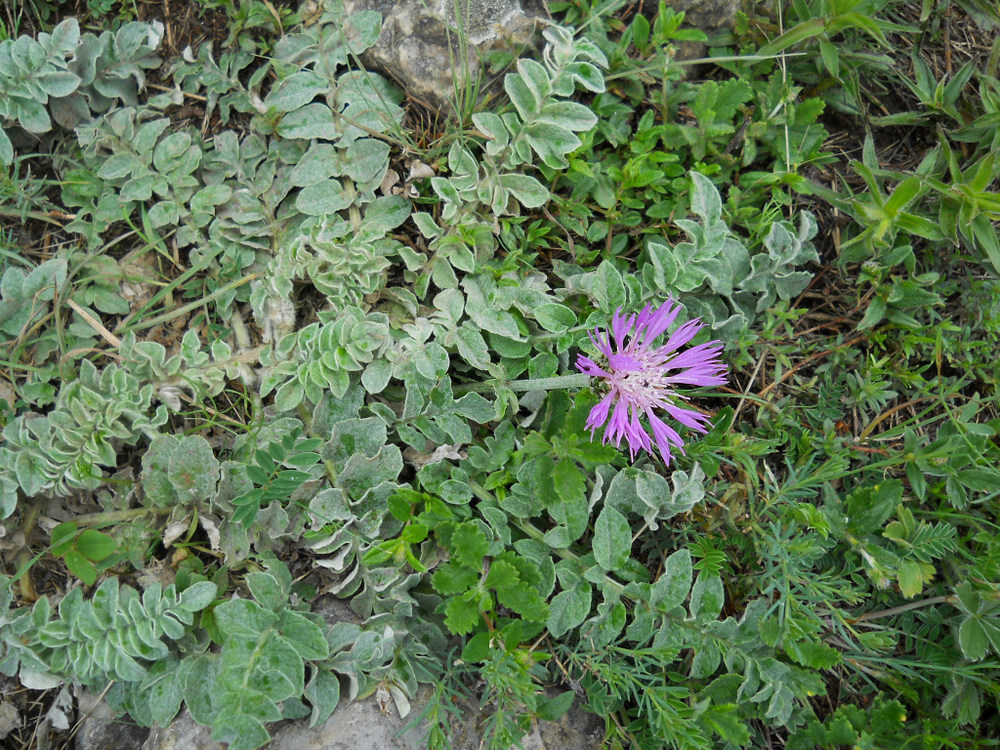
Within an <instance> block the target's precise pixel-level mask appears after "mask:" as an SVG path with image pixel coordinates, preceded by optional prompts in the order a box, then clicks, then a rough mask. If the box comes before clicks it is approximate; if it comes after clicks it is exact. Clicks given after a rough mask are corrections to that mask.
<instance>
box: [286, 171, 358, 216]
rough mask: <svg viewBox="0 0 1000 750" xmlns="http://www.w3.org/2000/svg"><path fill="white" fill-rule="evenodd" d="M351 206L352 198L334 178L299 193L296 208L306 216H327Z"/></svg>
mask: <svg viewBox="0 0 1000 750" xmlns="http://www.w3.org/2000/svg"><path fill="white" fill-rule="evenodd" d="M349 205H351V197H350V196H349V195H348V194H347V192H346V191H345V190H344V186H343V185H341V184H340V182H339V181H337V180H335V179H333V178H332V177H331V178H329V179H327V180H324V181H323V182H320V183H318V184H316V185H309V186H308V187H304V188H302V190H300V191H299V194H298V197H296V199H295V207H296V208H297V209H298V210H299V211H301V212H302V213H304V214H305V215H306V216H325V215H327V214H332V213H336V212H337V211H340V210H343V209H345V208H347V207H348V206H349Z"/></svg>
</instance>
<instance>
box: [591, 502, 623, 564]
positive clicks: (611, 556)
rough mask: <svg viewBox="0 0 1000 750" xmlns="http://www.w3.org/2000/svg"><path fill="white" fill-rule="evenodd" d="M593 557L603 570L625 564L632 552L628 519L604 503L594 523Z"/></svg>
mask: <svg viewBox="0 0 1000 750" xmlns="http://www.w3.org/2000/svg"><path fill="white" fill-rule="evenodd" d="M593 549H594V557H595V558H596V559H597V564H598V565H600V566H601V567H602V568H603V569H604V570H609V571H610V570H618V569H619V568H622V567H624V566H625V563H626V562H628V559H629V556H630V555H631V554H632V529H631V528H630V527H629V524H628V520H627V519H626V518H625V516H623V515H622V514H621V513H619V512H618V511H617V510H615V509H614V508H613V507H611V506H610V505H605V506H604V508H603V509H602V510H601V514H600V515H599V516H598V517H597V521H596V522H595V523H594V542H593Z"/></svg>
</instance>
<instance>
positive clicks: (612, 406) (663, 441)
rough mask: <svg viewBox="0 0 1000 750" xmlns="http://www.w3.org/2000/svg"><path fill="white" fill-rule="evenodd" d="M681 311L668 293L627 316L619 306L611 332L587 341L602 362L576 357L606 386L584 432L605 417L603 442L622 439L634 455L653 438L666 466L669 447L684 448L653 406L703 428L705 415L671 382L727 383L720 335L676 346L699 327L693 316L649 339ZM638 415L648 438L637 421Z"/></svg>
mask: <svg viewBox="0 0 1000 750" xmlns="http://www.w3.org/2000/svg"><path fill="white" fill-rule="evenodd" d="M680 311H681V306H680V305H679V304H678V303H676V302H675V301H674V300H673V299H668V300H667V301H666V302H664V303H663V304H662V305H660V307H659V308H657V309H656V310H654V309H653V308H652V307H651V306H650V305H646V307H644V308H643V310H642V312H640V313H639V314H638V315H634V314H633V315H630V316H628V317H627V318H626V317H624V316H622V314H621V308H618V310H616V311H615V314H614V316H613V317H612V319H611V331H610V333H604V332H602V331H601V329H600V328H598V329H595V330H594V332H593V333H591V334H590V340H591V342H592V343H593V344H594V346H595V347H597V350H598V351H599V352H600V353H601V354H602V355H604V356H603V359H604V360H606V362H602V363H601V364H600V365H599V364H597V363H596V362H594V361H593V360H592V359H590V358H589V357H584V356H580V357H579V358H578V359H577V363H576V367H577V369H578V370H580V371H581V372H584V373H586V374H587V375H590V376H592V377H595V378H601V379H602V380H603V381H604V383H603V385H604V387H605V388H607V394H606V395H605V396H604V398H603V399H601V401H600V402H599V403H598V404H597V405H596V406H595V407H594V408H593V409H591V411H590V415H589V417H588V418H587V428H588V429H589V430H590V434H591V437H593V435H594V432H595V431H596V430H597V428H598V427H600V426H601V425H605V424H606V427H605V428H604V438H603V441H602V442H604V443H608V442H610V441H614V444H615V446H616V447H620V446H621V442H622V438H625V440H626V441H627V442H628V447H629V451H630V452H631V454H632V459H633V460H634V459H635V454H636V453H638V451H639V450H640V449H642V450H645V451H646V452H648V453H650V454H652V453H653V442H654V441H655V442H656V447H657V448H658V449H659V452H660V455H661V456H662V457H663V461H664V462H665V463H666V464H667V465H669V464H670V459H671V453H670V449H671V447H673V448H676V449H677V450H679V451H680V452H681V453H682V454H683V453H684V440H683V439H682V438H681V436H680V434H679V433H678V432H677V430H675V429H674V428H673V427H671V426H670V425H668V424H667V423H666V422H664V421H663V420H662V419H660V417H659V416H657V414H656V412H657V411H662V412H666V414H667V415H668V416H670V417H672V418H673V419H675V420H676V421H677V422H679V423H680V424H682V425H684V426H685V427H690V428H691V429H692V430H695V431H696V432H702V433H704V432H707V431H708V430H707V428H706V425H707V424H708V423H709V420H708V417H707V416H706V415H704V414H702V413H701V412H698V411H695V410H694V409H689V408H685V407H683V406H680V404H681V403H683V402H684V401H686V400H687V398H686V397H685V396H683V395H681V394H679V393H677V392H676V391H675V390H674V387H675V386H678V385H723V384H724V383H725V382H726V377H725V373H726V365H725V364H723V363H722V362H720V361H719V354H720V352H721V351H722V343H721V342H719V341H709V342H707V343H705V344H698V345H697V346H693V347H691V348H690V349H686V350H684V351H681V349H682V347H683V346H684V345H685V344H687V343H688V342H689V341H691V339H693V338H694V337H695V335H696V334H697V333H698V331H700V330H701V329H702V328H704V327H705V326H704V324H703V323H702V322H701V320H700V319H698V318H695V319H694V320H692V321H689V322H687V323H685V324H684V325H682V326H680V327H679V328H678V329H677V330H676V331H674V332H673V333H672V334H670V336H669V337H668V338H667V340H666V342H665V343H664V344H663V345H662V346H659V347H654V346H653V341H655V340H656V338H657V337H658V336H659V335H660V334H661V333H663V332H664V331H666V330H667V329H668V328H669V327H670V326H671V324H672V323H673V322H674V321H675V320H676V319H677V315H678V314H679V313H680ZM609 414H610V418H609ZM643 415H645V417H646V422H647V423H648V425H649V429H650V430H651V431H652V437H651V436H650V434H649V432H647V431H646V428H645V427H644V426H643V424H642V422H640V421H639V420H640V418H641V417H642V416H643Z"/></svg>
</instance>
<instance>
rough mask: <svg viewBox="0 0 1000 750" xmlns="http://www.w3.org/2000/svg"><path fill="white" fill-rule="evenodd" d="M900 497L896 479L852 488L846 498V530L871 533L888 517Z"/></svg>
mask: <svg viewBox="0 0 1000 750" xmlns="http://www.w3.org/2000/svg"><path fill="white" fill-rule="evenodd" d="M902 497H903V485H902V482H900V481H899V480H898V479H889V480H886V481H884V482H881V483H879V484H876V485H874V486H870V487H868V486H865V487H859V488H858V489H856V490H854V491H853V492H852V493H851V494H850V495H849V496H848V498H847V524H848V530H849V531H850V532H851V533H852V534H854V535H855V536H860V535H863V534H870V533H873V532H874V531H875V530H876V529H878V528H880V527H881V526H882V524H883V523H885V522H886V520H888V519H889V517H890V516H891V515H892V513H893V511H894V510H895V509H896V506H897V505H898V504H899V502H900V500H902Z"/></svg>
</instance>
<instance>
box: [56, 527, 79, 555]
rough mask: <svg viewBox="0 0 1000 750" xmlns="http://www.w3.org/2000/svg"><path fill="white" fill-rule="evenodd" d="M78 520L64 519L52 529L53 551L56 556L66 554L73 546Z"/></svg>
mask: <svg viewBox="0 0 1000 750" xmlns="http://www.w3.org/2000/svg"><path fill="white" fill-rule="evenodd" d="M76 530H77V525H76V521H64V522H63V523H61V524H59V525H58V526H56V527H55V528H54V529H52V534H51V542H52V547H51V550H50V551H51V552H52V554H53V555H55V556H56V557H60V556H62V555H65V554H66V551H67V550H68V549H69V548H70V547H72V546H73V539H74V537H75V536H76Z"/></svg>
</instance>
